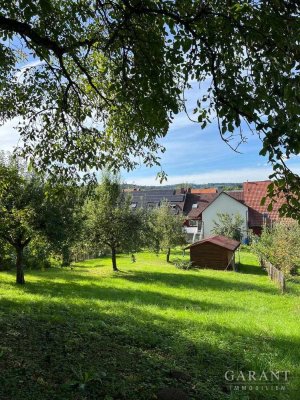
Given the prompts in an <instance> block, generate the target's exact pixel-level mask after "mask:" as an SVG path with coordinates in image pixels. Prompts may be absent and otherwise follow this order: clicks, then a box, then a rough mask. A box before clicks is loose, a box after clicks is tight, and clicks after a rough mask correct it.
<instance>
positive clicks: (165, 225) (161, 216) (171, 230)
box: [150, 201, 186, 262]
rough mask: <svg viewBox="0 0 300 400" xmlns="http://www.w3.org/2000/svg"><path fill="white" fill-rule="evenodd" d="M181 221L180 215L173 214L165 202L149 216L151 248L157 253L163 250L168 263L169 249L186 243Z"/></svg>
mask: <svg viewBox="0 0 300 400" xmlns="http://www.w3.org/2000/svg"><path fill="white" fill-rule="evenodd" d="M183 220H184V219H183V217H182V216H181V215H175V214H174V212H173V210H172V208H171V207H170V204H169V203H168V202H167V201H166V202H163V204H162V205H161V206H160V207H159V208H156V209H154V210H153V211H152V213H151V214H150V226H151V237H152V247H154V249H155V250H156V251H157V252H158V251H160V250H165V251H166V256H167V262H170V254H171V248H172V247H175V246H179V245H183V244H185V243H186V239H185V234H184V232H183V228H182V226H183Z"/></svg>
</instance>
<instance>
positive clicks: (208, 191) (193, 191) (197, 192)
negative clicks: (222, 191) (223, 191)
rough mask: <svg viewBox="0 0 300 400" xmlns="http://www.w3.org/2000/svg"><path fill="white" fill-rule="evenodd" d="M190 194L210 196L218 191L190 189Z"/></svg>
mask: <svg viewBox="0 0 300 400" xmlns="http://www.w3.org/2000/svg"><path fill="white" fill-rule="evenodd" d="M191 193H193V194H211V193H218V189H217V188H205V189H191Z"/></svg>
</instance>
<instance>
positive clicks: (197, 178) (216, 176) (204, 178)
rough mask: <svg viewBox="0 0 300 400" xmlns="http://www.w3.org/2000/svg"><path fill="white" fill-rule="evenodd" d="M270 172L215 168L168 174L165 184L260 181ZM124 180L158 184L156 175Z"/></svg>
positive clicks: (295, 169) (297, 170)
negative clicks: (191, 172)
mask: <svg viewBox="0 0 300 400" xmlns="http://www.w3.org/2000/svg"><path fill="white" fill-rule="evenodd" d="M292 170H293V172H295V173H296V174H298V175H299V174H300V166H297V167H295V168H293V169H292ZM271 173H272V168H271V167H260V168H257V167H255V168H242V169H230V170H215V171H211V172H204V173H202V174H201V173H199V174H193V175H173V176H169V177H168V180H167V182H164V183H163V185H165V184H170V185H174V184H178V183H182V182H189V183H198V184H200V183H203V184H206V183H221V182H222V183H231V182H245V181H247V180H249V181H262V180H266V179H268V177H269V175H270V174H271ZM126 181H127V182H128V183H131V181H134V183H135V184H136V185H157V186H159V182H158V180H156V176H154V175H153V176H148V177H145V178H137V177H132V178H129V177H128V178H127V179H126Z"/></svg>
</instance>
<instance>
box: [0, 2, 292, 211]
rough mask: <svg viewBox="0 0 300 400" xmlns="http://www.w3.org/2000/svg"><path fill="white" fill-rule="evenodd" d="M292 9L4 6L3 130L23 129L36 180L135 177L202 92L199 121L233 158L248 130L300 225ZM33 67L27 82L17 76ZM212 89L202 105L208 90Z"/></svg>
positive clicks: (0, 57)
mask: <svg viewBox="0 0 300 400" xmlns="http://www.w3.org/2000/svg"><path fill="white" fill-rule="evenodd" d="M299 9H300V6H299V2H296V1H283V0H282V1H273V0H272V1H263V0H258V1H251V0H249V1H244V0H236V1H233V2H232V1H217V0H207V1H205V2H199V1H194V0H181V1H171V0H163V1H157V0H142V1H135V0H108V1H105V2H104V1H101V0H83V1H78V2H77V1H73V0H66V1H54V0H40V1H37V0H20V1H7V0H2V1H1V2H0V35H1V39H2V41H1V44H0V82H1V86H0V90H1V99H0V109H1V121H2V122H4V121H6V120H8V119H10V118H13V117H20V118H21V123H20V126H19V131H20V133H21V136H22V139H23V142H24V149H23V152H24V153H25V154H26V155H27V156H29V157H30V158H31V162H32V163H33V164H34V166H35V167H36V168H40V169H44V170H45V169H47V170H49V171H50V172H52V173H55V174H56V173H57V172H58V171H60V172H61V171H62V172H63V173H64V174H65V175H69V174H74V173H75V168H76V167H79V168H80V169H81V170H84V171H87V170H88V169H89V168H91V167H96V168H101V167H103V166H104V165H106V167H108V168H110V169H113V170H114V169H118V168H119V167H125V168H127V169H130V168H133V167H134V166H135V165H136V162H137V161H136V160H137V159H138V158H137V157H140V158H141V159H142V160H143V162H144V163H145V164H147V165H152V164H153V163H157V162H158V158H157V157H158V156H157V151H158V150H159V148H160V145H159V141H158V139H159V138H160V137H162V136H164V135H165V134H166V133H167V131H168V126H169V123H170V121H172V118H173V116H174V114H176V113H177V112H178V111H179V110H181V109H184V108H185V102H184V91H185V90H186V89H188V88H189V87H190V82H191V80H193V81H197V82H198V83H199V97H198V100H197V103H196V105H195V109H194V114H195V120H196V121H198V122H199V123H200V124H201V127H202V128H205V126H206V125H207V124H208V123H209V122H211V120H212V118H214V117H215V116H216V117H217V120H218V126H219V130H220V134H221V137H222V138H223V139H224V140H225V141H227V142H228V143H229V144H230V145H231V146H233V147H235V145H236V144H233V142H231V139H233V138H234V136H238V138H239V139H238V142H239V141H245V137H244V134H243V128H244V127H245V126H246V125H248V126H249V127H250V128H251V129H253V130H255V131H257V133H258V134H259V135H260V137H261V139H262V150H261V154H263V155H268V157H269V160H270V162H271V163H272V164H273V166H274V175H273V177H274V178H276V179H277V181H278V185H277V186H275V191H274V190H273V189H272V190H271V191H270V194H276V193H275V192H276V191H277V189H278V188H279V189H280V190H281V191H282V190H286V189H287V187H288V188H289V190H290V191H291V192H292V193H293V195H292V196H291V197H288V200H289V202H290V207H289V208H288V209H285V210H284V212H286V213H289V214H290V215H293V216H297V215H299V206H298V204H299V202H298V203H295V204H294V202H293V199H294V198H295V197H296V199H297V198H299V196H300V193H299V187H300V184H299V177H298V176H297V175H295V174H293V173H292V172H291V171H290V170H289V169H288V167H287V165H286V163H285V161H284V160H285V159H286V158H289V157H290V156H291V155H293V154H298V153H299V151H300V140H299V139H300V131H299V114H300V102H299V58H300V57H299ZM32 59H33V60H35V61H37V60H39V61H41V62H40V63H35V64H32V65H31V66H28V67H26V68H24V69H22V70H20V65H22V64H24V63H25V62H27V61H31V60H32ZM204 82H205V87H207V82H209V85H208V89H207V90H205V93H204V94H203V90H201V88H202V89H203V83H204Z"/></svg>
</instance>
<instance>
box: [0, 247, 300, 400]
mask: <svg viewBox="0 0 300 400" xmlns="http://www.w3.org/2000/svg"><path fill="white" fill-rule="evenodd" d="M173 257H174V256H173ZM241 262H242V265H241V266H240V272H239V273H235V272H229V271H227V272H225V271H213V270H191V271H182V270H178V269H176V268H175V267H174V266H173V265H172V264H167V263H166V262H165V261H164V256H163V255H162V256H160V257H157V256H156V255H154V254H150V253H142V254H138V255H137V261H136V263H134V264H132V263H131V259H130V257H129V256H120V257H118V264H119V268H120V270H121V272H119V273H112V271H111V263H110V259H109V258H101V259H97V260H89V261H86V262H83V263H78V264H77V265H76V266H74V268H73V269H72V270H71V269H70V268H68V269H56V268H53V269H50V270H47V271H27V272H26V275H25V279H26V280H27V283H26V285H25V286H24V287H20V286H16V285H15V283H14V280H15V277H14V273H12V272H11V273H10V272H1V273H0V296H1V302H0V329H1V331H0V371H1V373H0V399H1V400H27V399H28V400H29V399H30V400H40V399H41V400H48V399H49V400H50V399H51V400H64V399H72V400H73V399H80V400H83V399H87V400H90V399H97V400H98V399H99V400H101V399H105V400H112V399H114V400H116V399H119V400H121V399H122V400H123V399H126V400H131V399H132V400H143V399H155V398H156V393H157V392H158V390H159V389H160V388H164V387H176V388H181V389H182V390H183V391H184V392H185V393H186V394H187V395H188V398H190V399H199V400H203V399H204V400H206V399H220V400H221V399H243V400H246V399H268V400H269V399H271V400H272V399H291V400H297V399H299V398H300V394H299V393H300V370H299V364H300V318H299V316H300V300H299V294H300V284H299V282H298V283H297V282H296V281H295V282H294V283H289V284H288V291H287V293H286V294H284V295H281V294H280V293H279V291H278V289H277V288H276V287H275V286H274V284H273V283H272V282H270V281H269V279H268V277H267V276H266V275H265V274H264V273H263V271H262V270H261V269H260V267H258V265H257V261H256V258H255V257H254V256H253V255H252V254H251V253H248V252H245V251H244V252H243V253H242V254H241ZM227 370H234V371H239V370H242V371H244V372H246V371H248V370H254V371H257V372H261V371H263V370H265V371H270V370H276V371H277V370H281V371H282V370H289V371H290V383H289V385H288V389H286V390H285V391H278V390H277V391H276V390H269V391H266V390H260V391H254V390H252V391H246V392H245V391H239V392H235V391H230V389H229V387H228V386H227V385H226V381H225V378H224V374H225V372H226V371H227ZM273 389H274V388H273ZM297 393H298V394H297Z"/></svg>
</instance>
